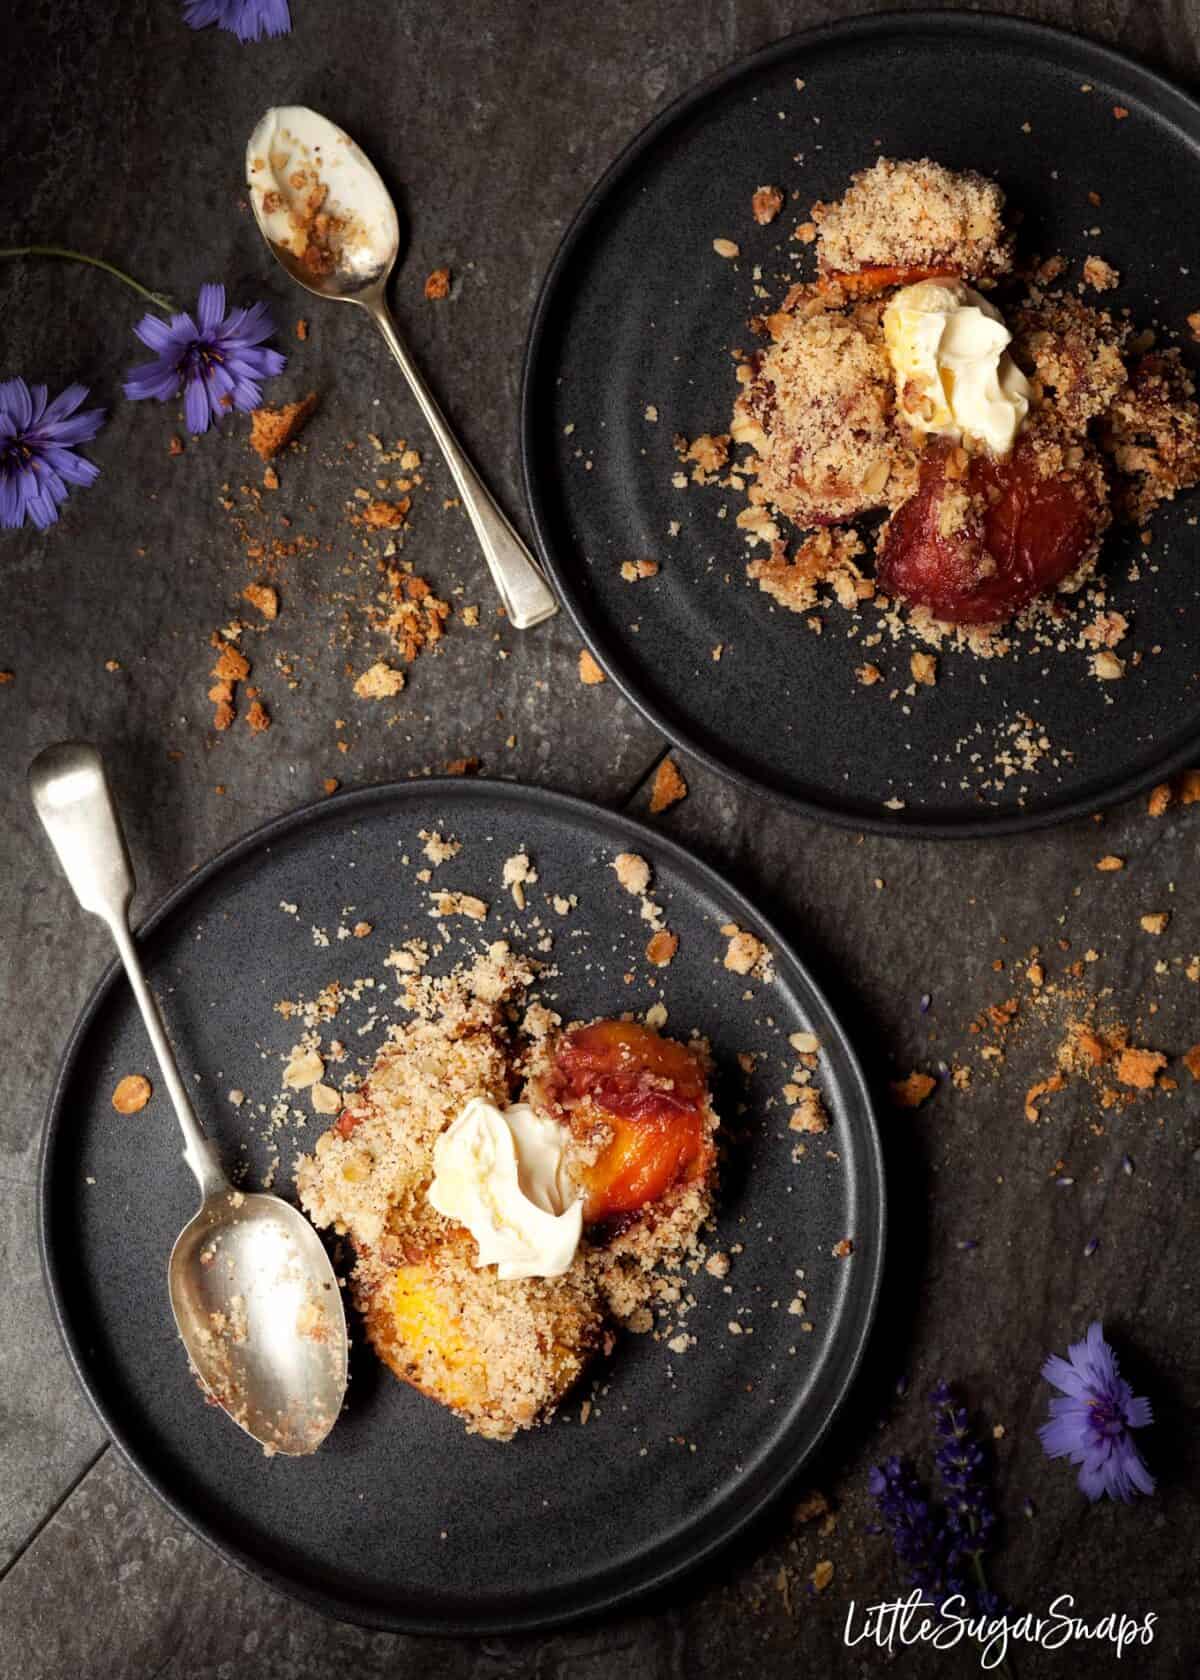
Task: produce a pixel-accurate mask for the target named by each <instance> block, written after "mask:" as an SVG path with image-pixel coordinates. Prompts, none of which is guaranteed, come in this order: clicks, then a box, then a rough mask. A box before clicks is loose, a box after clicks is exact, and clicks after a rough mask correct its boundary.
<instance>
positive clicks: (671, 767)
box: [650, 758, 687, 817]
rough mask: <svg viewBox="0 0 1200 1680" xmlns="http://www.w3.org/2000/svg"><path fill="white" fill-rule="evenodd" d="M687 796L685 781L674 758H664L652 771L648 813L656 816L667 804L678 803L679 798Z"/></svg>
mask: <svg viewBox="0 0 1200 1680" xmlns="http://www.w3.org/2000/svg"><path fill="white" fill-rule="evenodd" d="M686 797H687V783H686V782H685V781H684V779H683V777H682V776H681V775H680V773H679V768H678V766H677V765H676V763H675V761H674V759H672V758H664V759H663V761H662V763H661V764H660V765H659V767H658V769H657V770H656V771H655V772H654V782H653V785H652V786H651V789H650V815H651V816H652V817H653V816H657V815H658V813H659V812H660V811H665V810H666V809H667V807H668V806H670V805H675V804H678V802H679V800H681V799H685V798H686Z"/></svg>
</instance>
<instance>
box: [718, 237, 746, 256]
mask: <svg viewBox="0 0 1200 1680" xmlns="http://www.w3.org/2000/svg"><path fill="white" fill-rule="evenodd" d="M712 248H713V250H714V251H715V252H716V253H717V255H718V256H719V257H725V258H728V259H732V258H733V257H739V256H741V254H742V251H741V246H740V245H737V244H735V243H734V241H733V240H732V239H714V240H713V242H712Z"/></svg>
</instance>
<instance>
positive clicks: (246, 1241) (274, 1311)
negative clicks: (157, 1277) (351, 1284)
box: [167, 1188, 346, 1456]
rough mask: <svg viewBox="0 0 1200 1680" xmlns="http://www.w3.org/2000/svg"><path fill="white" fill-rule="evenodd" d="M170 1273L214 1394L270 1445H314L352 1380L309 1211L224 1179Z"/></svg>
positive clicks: (303, 1449) (188, 1336)
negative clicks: (306, 1215)
mask: <svg viewBox="0 0 1200 1680" xmlns="http://www.w3.org/2000/svg"><path fill="white" fill-rule="evenodd" d="M167 1278H168V1287H169V1289H170V1295H171V1309H172V1311H173V1312H174V1314H175V1323H176V1325H177V1326H178V1329H179V1334H180V1337H181V1338H182V1340H183V1344H184V1346H185V1347H186V1348H187V1350H188V1356H189V1358H190V1359H191V1362H192V1365H193V1368H194V1369H195V1371H196V1374H197V1376H198V1377H199V1378H200V1380H201V1382H202V1383H203V1384H204V1386H205V1388H206V1389H207V1390H208V1392H209V1393H210V1394H211V1395H212V1396H213V1398H214V1399H215V1400H216V1401H218V1403H219V1404H220V1405H221V1406H223V1407H224V1408H225V1410H226V1411H227V1412H228V1413H229V1415H230V1417H231V1418H233V1420H234V1422H235V1423H237V1424H240V1426H241V1427H242V1428H243V1429H244V1430H246V1431H247V1433H248V1434H250V1435H253V1436H254V1438H255V1440H256V1441H260V1442H262V1444H263V1446H264V1448H265V1449H266V1450H267V1451H268V1452H271V1451H277V1452H281V1453H287V1454H289V1455H292V1456H299V1455H302V1454H304V1453H310V1452H314V1451H315V1450H316V1448H317V1447H319V1446H320V1444H321V1442H322V1441H323V1440H324V1439H325V1437H326V1435H328V1433H329V1431H330V1430H331V1429H332V1428H333V1425H334V1424H335V1422H336V1421H337V1416H338V1412H339V1409H340V1407H341V1404H342V1397H343V1395H344V1393H345V1390H346V1328H345V1318H344V1315H343V1310H342V1301H341V1292H340V1290H339V1288H338V1285H337V1281H336V1279H335V1277H334V1276H333V1272H332V1270H331V1268H330V1266H329V1261H328V1258H327V1256H326V1254H325V1250H324V1248H323V1247H322V1244H321V1239H320V1238H319V1237H318V1235H317V1233H316V1232H315V1231H314V1230H313V1228H312V1226H311V1225H310V1224H309V1223H308V1221H307V1219H305V1218H304V1217H303V1215H302V1214H300V1213H298V1212H297V1211H296V1209H295V1208H293V1207H289V1206H288V1204H287V1203H286V1202H284V1201H281V1200H280V1199H279V1197H278V1196H264V1195H244V1194H243V1193H242V1192H241V1191H238V1190H229V1189H227V1188H226V1189H221V1190H219V1191H218V1192H217V1193H216V1194H215V1195H210V1196H208V1197H207V1198H206V1199H205V1201H204V1202H203V1204H202V1205H201V1208H200V1211H199V1212H198V1213H197V1214H196V1215H195V1217H194V1218H193V1219H191V1220H190V1221H189V1222H188V1224H187V1225H185V1226H184V1228H183V1230H182V1231H181V1232H180V1234H179V1237H178V1239H177V1241H176V1243H175V1247H174V1248H173V1249H172V1251H171V1260H170V1264H169V1266H168V1270H167Z"/></svg>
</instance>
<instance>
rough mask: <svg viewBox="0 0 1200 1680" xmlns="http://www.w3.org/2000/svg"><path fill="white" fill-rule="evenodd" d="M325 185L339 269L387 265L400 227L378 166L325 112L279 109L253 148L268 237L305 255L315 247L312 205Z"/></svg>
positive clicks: (251, 183)
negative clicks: (308, 208)
mask: <svg viewBox="0 0 1200 1680" xmlns="http://www.w3.org/2000/svg"><path fill="white" fill-rule="evenodd" d="M318 182H319V183H320V184H321V185H323V186H324V187H325V188H326V196H325V200H324V203H323V205H322V209H323V210H325V211H328V212H329V213H330V214H331V215H332V216H334V217H336V218H337V221H338V223H339V224H340V225H339V228H338V233H337V254H338V268H339V271H346V270H348V271H349V272H350V273H352V274H361V275H368V274H373V273H374V272H375V271H376V270H377V269H380V268H382V267H384V265H385V264H386V262H387V260H388V258H389V257H390V256H391V254H392V253H393V251H394V250H395V248H396V245H397V243H398V240H399V227H398V224H397V221H396V211H395V207H394V206H393V204H392V201H391V197H390V195H389V194H388V191H387V189H386V188H385V186H384V184H383V182H382V181H381V180H380V178H379V175H378V174H377V172H376V170H375V166H374V165H373V164H372V163H371V161H370V159H369V158H368V157H367V156H366V154H365V153H364V152H362V151H360V150H359V148H358V147H357V146H356V145H355V143H354V141H353V140H352V139H351V138H350V136H349V135H348V134H346V133H345V132H344V131H343V130H342V129H340V128H338V127H337V126H336V125H335V124H334V123H331V122H330V121H329V119H328V118H327V117H323V116H321V115H320V113H319V112H317V111H310V110H309V109H308V107H307V106H306V105H279V106H274V107H272V109H271V110H269V111H268V112H267V113H266V115H265V116H264V117H263V118H262V120H261V122H260V123H259V124H258V127H257V128H256V129H255V130H254V133H253V134H252V135H251V136H250V144H249V145H248V146H247V147H246V185H247V186H248V187H249V189H250V193H251V196H252V198H253V200H254V211H255V215H256V216H257V217H258V220H259V224H260V226H261V227H262V230H263V232H264V233H265V234H266V236H267V238H268V239H269V240H270V241H271V243H272V244H273V245H281V246H283V248H284V249H285V250H288V251H291V252H292V254H293V255H294V256H297V257H302V256H303V255H304V251H305V249H306V247H307V244H308V239H309V234H308V229H307V225H306V224H307V221H308V217H307V214H306V208H305V207H306V205H307V204H308V202H309V200H310V195H311V194H312V191H313V187H314V186H315V185H316V184H317V183H318Z"/></svg>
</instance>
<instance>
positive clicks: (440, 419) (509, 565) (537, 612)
mask: <svg viewBox="0 0 1200 1680" xmlns="http://www.w3.org/2000/svg"><path fill="white" fill-rule="evenodd" d="M367 309H368V310H369V312H370V314H371V317H372V319H373V320H374V322H375V325H376V326H377V327H378V328H379V330H380V332H381V333H382V334H383V336H384V339H385V341H386V343H387V347H388V349H389V350H390V351H391V352H392V355H393V356H394V357H395V358H396V361H397V363H398V364H399V367H400V371H401V373H402V374H403V375H404V377H405V379H406V380H407V381H408V384H409V388H410V390H411V391H412V394H413V396H414V397H416V399H417V403H418V405H419V407H420V410H421V413H422V414H423V415H424V416H425V420H426V423H427V424H428V426H429V429H430V431H431V432H432V433H433V435H434V437H435V438H436V440H437V443H438V447H439V448H440V449H441V451H442V454H443V455H444V456H445V457H446V461H447V463H448V465H449V467H450V471H451V472H452V473H453V475H454V482H455V484H456V485H457V486H458V491H459V495H460V496H461V497H462V501H463V506H464V507H465V508H466V510H467V518H468V519H469V520H470V521H471V524H472V525H473V526H474V528H475V535H476V536H477V537H478V538H479V546H480V547H481V548H482V549H483V557H484V559H485V560H486V561H487V563H488V570H489V571H490V572H491V574H492V581H493V582H494V583H495V585H496V588H497V590H498V591H499V594H500V599H501V601H502V602H503V603H504V610H505V612H506V613H507V614H508V617H509V620H510V622H511V623H512V624H513V625H514V626H515V628H516V629H518V630H530V629H532V627H533V626H534V625H535V624H540V623H541V622H542V620H543V619H546V618H550V617H551V616H552V615H553V614H554V613H556V612H557V611H558V603H557V601H555V599H554V596H553V594H552V593H551V590H550V585H549V584H548V583H547V582H546V580H545V578H544V577H543V576H542V574H541V571H540V570H539V568H538V565H537V563H536V561H535V560H534V558H533V556H532V555H531V554H530V552H529V550H528V549H527V548H526V547H525V544H524V543H523V542H522V541H521V539H520V537H519V536H518V535H517V533H516V532H515V531H514V530H513V528H512V526H511V525H510V524H509V523H508V520H507V519H505V517H504V515H503V514H502V513H501V511H500V509H499V508H498V507H497V505H496V503H495V500H494V499H493V497H492V495H491V492H490V491H489V490H488V489H487V487H486V485H485V484H484V482H483V480H482V479H481V478H480V476H479V474H478V473H477V472H476V471H475V468H474V467H473V466H472V465H471V463H470V461H469V460H468V459H467V456H466V453H465V452H464V450H463V448H462V446H461V444H460V443H459V441H458V439H457V438H456V437H455V435H454V433H453V432H452V431H451V430H450V427H449V425H448V424H447V423H446V419H445V416H444V415H443V414H442V411H441V409H440V408H439V407H438V405H437V403H436V401H435V400H434V396H433V393H432V391H430V389H429V387H428V385H426V383H425V381H424V379H423V378H422V376H421V373H420V371H419V369H418V368H417V365H416V363H415V362H414V361H413V359H412V357H411V356H410V355H409V353H408V351H407V349H406V348H405V346H404V342H403V340H402V339H401V337H400V335H399V333H398V332H397V331H396V323H395V322H394V321H393V320H392V317H391V313H390V311H389V309H388V306H387V304H386V302H385V301H384V300H383V298H382V297H380V298H377V299H374V300H373V301H372V302H370V303H368V304H367Z"/></svg>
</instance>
